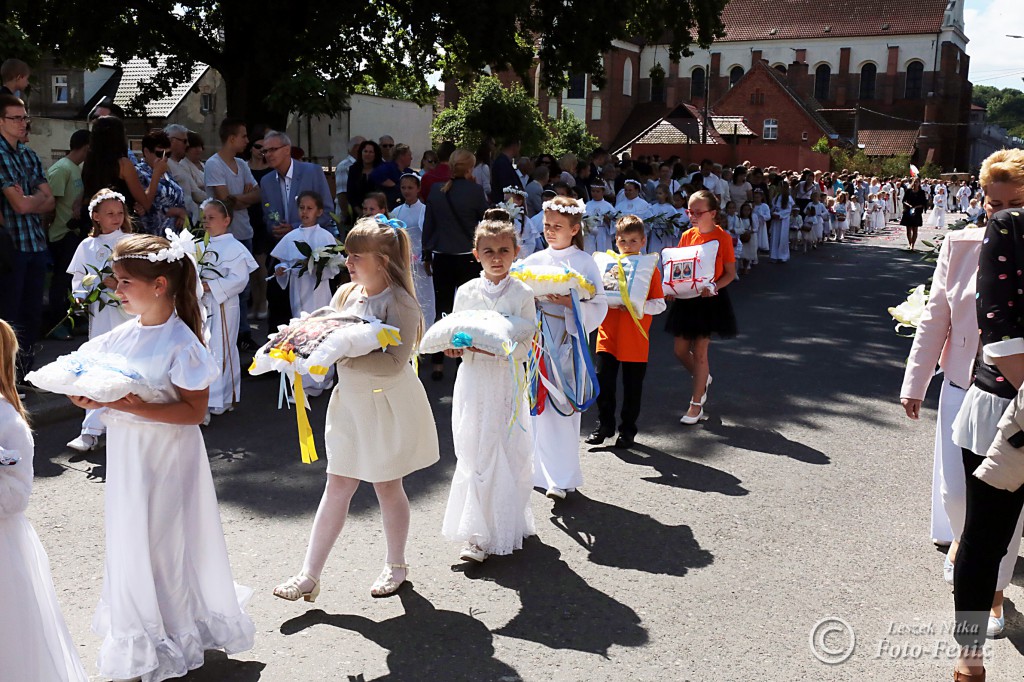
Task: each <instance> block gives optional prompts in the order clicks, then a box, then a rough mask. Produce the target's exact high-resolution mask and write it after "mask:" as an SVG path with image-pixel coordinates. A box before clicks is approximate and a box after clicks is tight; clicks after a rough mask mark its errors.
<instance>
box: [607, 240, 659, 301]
mask: <svg viewBox="0 0 1024 682" xmlns="http://www.w3.org/2000/svg"><path fill="white" fill-rule="evenodd" d="M658 259H659V256H658V254H656V253H649V254H637V255H634V256H624V257H623V258H622V260H621V262H622V267H621V268H620V267H619V262H620V261H619V259H618V258H616V257H615V256H613V255H611V254H609V253H595V254H594V261H595V262H596V263H597V267H598V268H599V269H600V270H601V286H602V288H603V289H604V293H605V295H606V296H607V297H608V305H610V306H613V307H615V308H624V307H625V304H624V303H623V302H622V293H621V291H620V289H621V287H620V280H619V273H620V272H622V271H624V272H623V274H624V277H625V283H626V291H627V292H628V294H629V301H630V303H631V304H632V306H633V310H634V311H636V314H637V315H640V316H643V311H644V303H646V302H647V293H648V292H649V291H650V289H651V278H652V277H654V271H655V270H656V269H657V267H658Z"/></svg>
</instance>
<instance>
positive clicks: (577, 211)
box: [543, 200, 587, 215]
mask: <svg viewBox="0 0 1024 682" xmlns="http://www.w3.org/2000/svg"><path fill="white" fill-rule="evenodd" d="M543 208H544V210H545V211H558V212H559V213H566V214H568V215H583V214H584V213H586V212H587V205H586V204H584V203H583V202H582V201H579V200H575V201H574V203H573V204H572V205H569V206H566V205H564V204H556V203H555V202H554V201H545V202H544V206H543Z"/></svg>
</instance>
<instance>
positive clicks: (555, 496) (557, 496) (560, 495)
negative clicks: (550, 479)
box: [544, 488, 565, 500]
mask: <svg viewBox="0 0 1024 682" xmlns="http://www.w3.org/2000/svg"><path fill="white" fill-rule="evenodd" d="M544 494H545V495H547V496H548V497H550V498H551V499H552V500H564V499H565V491H564V490H562V489H561V488H548V491H547V492H546V493H544Z"/></svg>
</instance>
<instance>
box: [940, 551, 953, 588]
mask: <svg viewBox="0 0 1024 682" xmlns="http://www.w3.org/2000/svg"><path fill="white" fill-rule="evenodd" d="M942 579H943V580H945V581H946V582H947V583H949V584H950V585H952V584H953V562H952V561H950V560H949V556H948V555H947V556H946V560H945V561H943V562H942Z"/></svg>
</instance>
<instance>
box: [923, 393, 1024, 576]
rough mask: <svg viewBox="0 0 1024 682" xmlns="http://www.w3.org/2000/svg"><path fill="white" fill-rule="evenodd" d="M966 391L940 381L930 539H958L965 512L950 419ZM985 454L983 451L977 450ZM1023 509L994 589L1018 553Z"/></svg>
mask: <svg viewBox="0 0 1024 682" xmlns="http://www.w3.org/2000/svg"><path fill="white" fill-rule="evenodd" d="M965 395H967V391H965V390H964V389H962V388H959V387H957V386H954V385H953V384H951V383H950V382H949V380H948V379H943V381H942V391H941V392H940V393H939V418H938V423H937V424H936V428H935V465H934V467H933V474H932V539H933V540H940V541H942V542H948V541H950V540H959V539H960V536H961V535H962V534H963V532H964V520H965V518H966V515H967V483H966V481H965V478H964V459H963V451H962V450H961V449H960V447H959V446H957V445H956V444H955V443H953V420H955V419H956V415H957V413H958V412H959V411H960V406H961V405H963V402H964V396H965ZM977 454H981V455H984V454H985V453H977ZM1022 531H1024V511H1021V515H1020V518H1018V519H1017V530H1016V531H1014V533H1013V537H1012V539H1011V540H1010V544H1009V545H1008V546H1007V548H1006V555H1005V556H1003V560H1002V561H1001V562H1000V563H999V579H998V580H997V581H996V590H1000V591H1001V590H1005V589H1006V588H1007V587H1008V586H1009V584H1010V580H1011V579H1012V578H1013V569H1014V566H1016V564H1017V555H1018V554H1019V553H1020V540H1021V532H1022Z"/></svg>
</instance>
